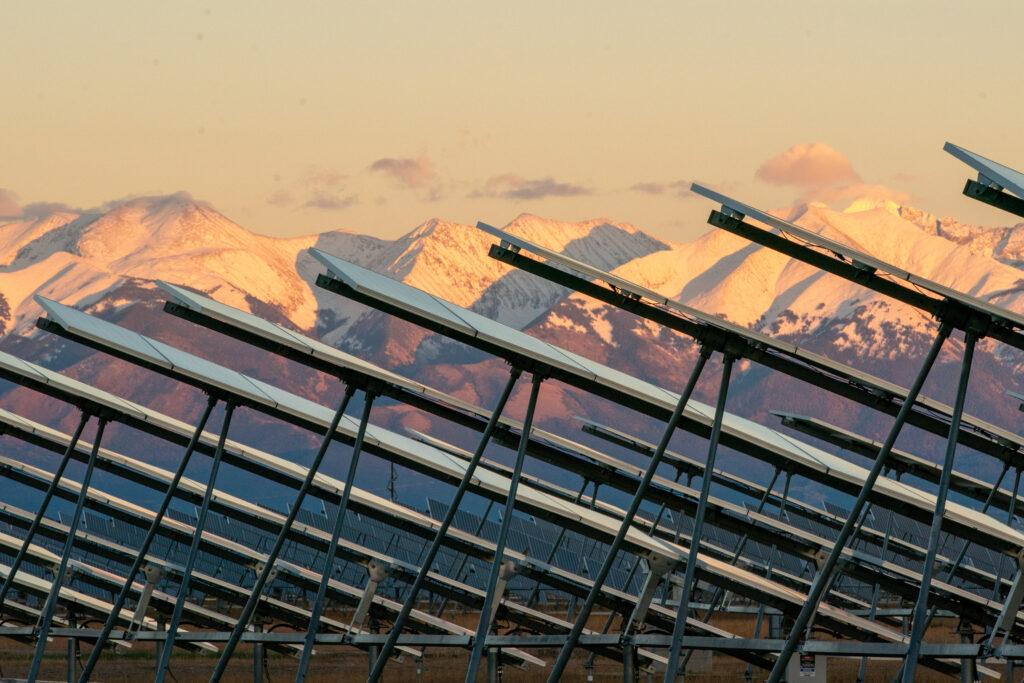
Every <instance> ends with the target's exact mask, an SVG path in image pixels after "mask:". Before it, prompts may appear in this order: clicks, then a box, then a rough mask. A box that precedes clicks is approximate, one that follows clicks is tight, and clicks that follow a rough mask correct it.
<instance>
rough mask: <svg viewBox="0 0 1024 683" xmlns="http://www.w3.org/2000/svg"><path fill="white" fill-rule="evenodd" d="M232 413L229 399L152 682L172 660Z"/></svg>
mask: <svg viewBox="0 0 1024 683" xmlns="http://www.w3.org/2000/svg"><path fill="white" fill-rule="evenodd" d="M234 414H235V404H234V403H232V402H231V401H228V402H227V403H225V404H224V421H223V422H222V423H221V426H220V436H219V437H218V439H217V450H216V451H214V453H213V462H212V463H211V465H210V476H209V479H208V481H207V482H206V490H205V491H204V492H203V504H202V505H201V506H200V508H199V517H198V519H196V527H195V529H194V530H193V531H192V543H191V545H190V546H189V549H188V559H186V560H185V569H184V572H183V573H182V575H181V583H180V584H179V585H178V597H177V599H176V600H175V601H174V610H173V611H172V612H171V621H170V622H169V623H168V625H167V638H166V640H165V641H164V649H163V651H162V652H161V653H160V662H159V664H157V668H156V676H154V677H153V683H163V681H164V678H165V677H166V676H167V667H168V666H169V665H170V663H171V654H172V653H173V652H174V639H175V637H176V636H177V634H178V626H179V625H180V624H181V614H182V611H183V610H184V609H185V599H186V598H187V597H188V586H189V582H190V581H191V580H192V570H193V569H194V568H195V566H196V557H197V556H198V555H199V545H200V543H201V542H202V539H203V529H204V528H205V526H206V516H207V514H208V513H209V511H210V499H211V498H212V497H213V489H214V486H216V484H217V472H219V471H220V462H221V459H222V458H223V457H224V443H225V442H226V441H227V438H228V429H230V427H231V418H232V416H233V415H234Z"/></svg>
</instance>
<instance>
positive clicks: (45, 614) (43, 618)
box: [28, 417, 107, 683]
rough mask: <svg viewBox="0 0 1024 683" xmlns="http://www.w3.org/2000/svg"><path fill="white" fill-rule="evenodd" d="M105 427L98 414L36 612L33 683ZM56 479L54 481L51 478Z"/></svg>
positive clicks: (30, 677) (103, 418) (43, 650)
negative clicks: (51, 573)
mask: <svg viewBox="0 0 1024 683" xmlns="http://www.w3.org/2000/svg"><path fill="white" fill-rule="evenodd" d="M106 428H107V418H105V417H101V418H100V419H99V423H98V424H97V425H96V437H95V438H94V439H93V443H92V450H91V451H89V462H88V464H86V466H85V475H84V476H83V477H82V483H81V484H80V487H79V491H78V500H77V501H76V503H75V512H74V514H73V515H72V516H71V525H70V526H69V527H68V537H67V539H66V540H65V541H64V551H63V552H62V553H61V556H60V564H59V565H58V566H57V572H56V574H55V576H54V577H53V584H52V585H51V586H50V594H49V595H47V596H46V603H45V605H44V606H43V611H42V614H40V615H39V624H38V625H37V626H36V631H37V633H36V637H37V638H38V640H37V641H36V650H35V654H33V656H32V666H31V667H30V668H29V672H28V680H29V681H30V683H34V682H35V680H36V679H37V678H38V677H39V667H40V666H42V664H43V653H44V652H45V651H46V640H47V638H49V635H50V622H51V621H53V613H54V612H55V611H56V609H57V602H58V601H59V600H60V589H61V586H62V585H63V583H64V576H65V574H66V573H67V571H68V561H69V560H70V559H71V549H72V548H73V547H74V545H75V534H77V533H78V525H79V523H81V521H82V511H83V510H84V509H85V499H86V497H87V496H88V493H89V483H90V482H91V481H92V473H93V471H94V470H95V469H96V455H97V454H98V453H99V450H100V443H101V442H102V441H103V431H104V430H105V429H106ZM55 481H56V480H55Z"/></svg>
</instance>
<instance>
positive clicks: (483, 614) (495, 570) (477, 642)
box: [465, 373, 544, 683]
mask: <svg viewBox="0 0 1024 683" xmlns="http://www.w3.org/2000/svg"><path fill="white" fill-rule="evenodd" d="M543 381H544V377H543V376H542V375H539V374H537V373H534V374H533V381H532V382H531V384H530V399H529V402H528V403H527V404H526V417H525V418H524V419H523V428H522V432H521V433H520V435H519V448H518V449H517V450H516V462H515V465H514V466H513V467H512V478H511V479H510V480H509V484H508V495H506V496H505V510H504V512H503V514H502V516H501V528H500V529H499V530H498V541H497V543H496V544H495V549H494V561H493V563H492V564H491V571H490V574H489V575H488V577H487V583H486V584H484V604H483V607H481V608H480V621H479V623H478V624H477V627H476V637H475V638H473V650H472V652H471V653H470V656H469V665H468V667H467V668H466V679H465V680H466V682H467V683H474V681H476V672H477V670H478V669H479V668H480V657H481V656H482V655H483V653H484V646H485V645H486V640H487V634H488V632H489V631H490V629H491V620H490V614H491V610H492V608H493V605H494V602H495V600H500V599H501V597H500V596H496V595H495V586H496V585H497V584H498V576H499V574H500V573H501V567H502V563H503V562H504V555H505V544H506V542H507V541H508V532H509V529H510V528H511V527H512V513H513V511H514V510H515V505H516V493H517V491H518V490H519V479H520V478H521V477H522V474H523V462H524V461H525V460H526V448H527V446H528V445H529V441H530V430H531V429H532V428H533V416H534V413H535V412H536V410H537V398H538V396H539V395H540V385H541V383H542V382H543Z"/></svg>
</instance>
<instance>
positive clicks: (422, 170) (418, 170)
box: [368, 157, 437, 188]
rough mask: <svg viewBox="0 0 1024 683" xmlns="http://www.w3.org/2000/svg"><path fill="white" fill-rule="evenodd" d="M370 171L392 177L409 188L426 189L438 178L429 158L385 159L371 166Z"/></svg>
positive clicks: (378, 160)
mask: <svg viewBox="0 0 1024 683" xmlns="http://www.w3.org/2000/svg"><path fill="white" fill-rule="evenodd" d="M368 170H369V171H371V172H373V173H383V174H384V175H387V176H390V177H391V178H393V179H394V180H395V181H396V182H398V183H399V184H400V185H403V186H405V187H409V188H420V187H426V186H427V185H429V184H430V182H431V181H432V180H434V178H436V177H437V171H435V170H434V165H433V164H432V163H431V161H430V159H428V158H427V157H419V158H417V159H413V158H410V157H385V158H383V159H377V161H375V162H373V163H372V164H370V165H369V167H368Z"/></svg>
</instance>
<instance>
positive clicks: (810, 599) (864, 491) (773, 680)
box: [768, 322, 951, 683]
mask: <svg viewBox="0 0 1024 683" xmlns="http://www.w3.org/2000/svg"><path fill="white" fill-rule="evenodd" d="M950 332H951V328H950V326H949V325H948V324H947V323H945V322H943V323H941V324H940V325H939V331H938V334H936V335H935V340H934V341H933V342H932V345H931V347H930V348H929V349H928V354H927V356H925V360H924V363H923V364H922V365H921V369H920V370H919V371H918V373H917V377H916V378H915V379H914V383H913V385H912V386H911V387H910V391H908V392H907V396H906V398H905V399H904V401H903V405H902V406H900V410H899V413H897V414H896V419H895V420H894V421H893V424H892V427H891V428H890V429H889V435H888V436H887V437H886V439H885V442H884V443H883V444H882V448H881V449H879V451H878V457H877V458H875V462H874V464H873V465H872V466H871V470H869V472H868V475H867V477H866V478H865V480H864V485H863V486H861V489H860V493H858V494H857V499H856V500H855V501H854V503H853V507H852V509H851V510H850V515H849V517H847V518H846V522H844V523H843V527H842V529H840V530H839V534H838V536H837V537H836V542H835V544H834V545H833V546H832V550H831V551H830V552H829V554H828V557H827V558H826V559H825V561H824V563H823V564H822V567H821V569H819V570H818V572H817V573H816V574H815V576H814V582H813V583H812V584H811V590H810V592H809V594H808V596H807V601H806V602H805V603H804V605H803V607H801V608H800V612H799V614H797V617H796V619H795V620H794V622H793V627H792V628H791V629H790V631H789V635H788V636H787V637H786V642H785V644H784V645H783V646H782V650H781V651H780V652H779V658H778V659H777V660H776V661H775V666H774V667H772V671H771V673H770V674H769V676H768V683H779V681H781V680H782V678H783V676H785V675H786V667H787V666H788V665H789V660H790V658H791V657H792V656H793V653H794V652H796V648H797V645H798V644H799V643H800V639H801V638H802V637H803V635H804V629H806V628H807V624H808V623H810V621H811V617H812V616H814V614H815V612H817V611H818V603H819V602H821V598H822V596H823V595H824V593H825V589H826V588H827V587H828V586H829V584H830V583H831V580H832V572H833V571H834V570H835V568H836V565H837V564H838V563H839V558H840V557H841V556H842V554H843V548H844V547H846V542H847V541H848V540H849V539H850V535H851V534H852V533H853V530H854V527H855V526H856V525H857V521H858V519H859V518H860V514H861V512H862V511H863V509H864V505H865V504H866V503H867V500H868V496H869V495H870V494H871V490H872V489H873V488H874V487H875V482H876V481H878V477H879V475H880V474H882V470H883V469H884V468H885V465H886V462H887V461H888V460H889V453H890V452H892V448H893V446H894V445H895V444H896V438H897V437H898V436H899V435H900V432H901V431H902V430H903V424H904V423H905V422H906V421H907V417H908V416H909V415H910V412H911V411H912V410H913V408H914V403H915V402H917V397H918V394H920V393H921V387H922V386H924V382H925V380H926V379H928V374H929V373H930V372H931V369H932V366H933V365H935V359H936V358H938V355H939V351H941V350H942V345H943V344H944V343H945V341H946V339H947V338H949V334H950Z"/></svg>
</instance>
